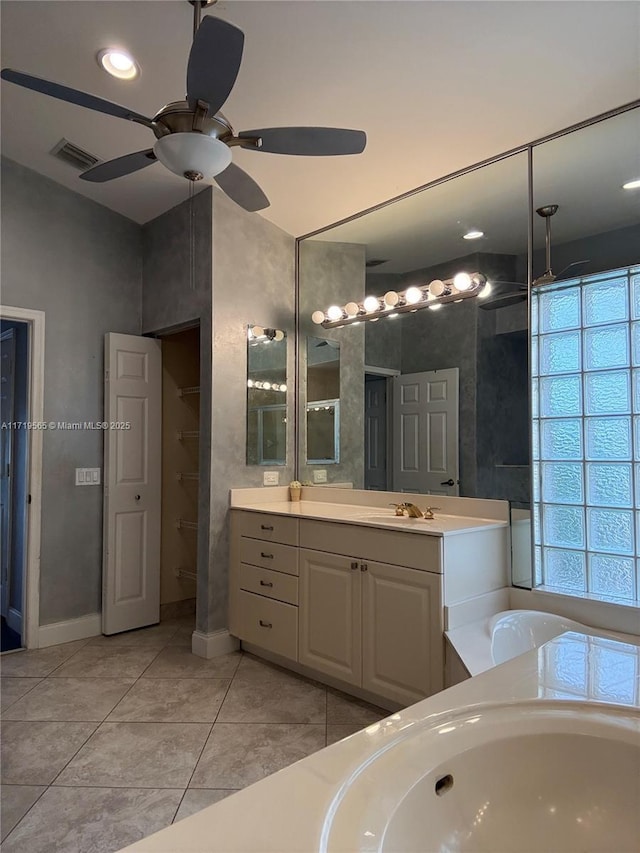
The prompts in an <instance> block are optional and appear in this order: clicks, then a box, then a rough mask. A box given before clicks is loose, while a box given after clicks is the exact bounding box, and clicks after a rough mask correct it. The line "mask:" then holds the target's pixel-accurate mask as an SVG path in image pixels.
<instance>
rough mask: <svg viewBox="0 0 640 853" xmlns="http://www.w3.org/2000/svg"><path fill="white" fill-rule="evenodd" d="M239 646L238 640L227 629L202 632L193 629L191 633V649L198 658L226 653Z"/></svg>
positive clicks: (233, 650) (235, 649)
mask: <svg viewBox="0 0 640 853" xmlns="http://www.w3.org/2000/svg"><path fill="white" fill-rule="evenodd" d="M239 648H240V641H239V640H237V639H236V638H235V637H232V636H231V634H230V633H229V632H228V631H227V629H226V628H225V629H223V630H222V631H212V632H211V633H210V634H203V633H201V632H200V631H194V632H193V634H192V635H191V651H192V652H193V654H194V655H198V657H200V658H207V659H208V658H215V657H218V655H226V654H228V653H229V652H235V651H237V650H238V649H239Z"/></svg>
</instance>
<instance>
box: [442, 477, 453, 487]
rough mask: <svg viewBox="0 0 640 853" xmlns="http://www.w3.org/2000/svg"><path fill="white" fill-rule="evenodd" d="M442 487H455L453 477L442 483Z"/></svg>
mask: <svg viewBox="0 0 640 853" xmlns="http://www.w3.org/2000/svg"><path fill="white" fill-rule="evenodd" d="M440 485H441V486H455V483H454V481H453V480H452V478H451V477H449V479H448V480H445V481H444V483H440Z"/></svg>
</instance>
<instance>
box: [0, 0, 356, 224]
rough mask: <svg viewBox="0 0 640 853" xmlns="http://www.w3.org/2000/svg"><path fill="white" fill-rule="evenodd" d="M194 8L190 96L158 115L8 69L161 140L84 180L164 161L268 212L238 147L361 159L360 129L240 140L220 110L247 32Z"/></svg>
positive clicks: (280, 132)
mask: <svg viewBox="0 0 640 853" xmlns="http://www.w3.org/2000/svg"><path fill="white" fill-rule="evenodd" d="M188 2H189V3H190V4H191V5H192V6H193V9H194V23H193V30H194V37H193V44H192V46H191V51H190V53H189V60H188V63H187V94H186V98H185V100H184V101H174V102H172V103H169V104H167V105H166V106H164V107H162V109H161V110H159V111H158V112H157V113H156V114H155V116H154V117H153V118H148V117H147V116H144V115H141V114H140V113H137V112H135V111H134V110H130V109H128V108H127V107H122V106H120V105H119V104H115V103H112V102H111V101H107V100H104V99H103V98H99V97H96V96H95V95H90V94H88V93H86V92H81V91H79V90H78V89H72V88H70V87H68V86H63V85H61V84H59V83H53V82H51V81H50V80H44V79H42V78H40V77H33V76H32V75H30V74H24V73H23V72H21V71H15V70H13V69H11V68H5V69H3V70H2V72H1V75H0V76H1V77H2V79H3V80H7V81H8V82H10V83H15V84H17V85H18V86H24V87H25V88H26V89H32V90H34V91H36V92H41V93H42V94H44V95H49V96H50V97H52V98H58V99H59V100H61V101H67V102H68V103H71V104H77V105H78V106H80V107H86V108H87V109H90V110H95V111H96V112H100V113H105V114H107V115H111V116H115V117H116V118H121V119H125V120H126V121H133V122H136V123H137V124H143V125H144V126H145V127H148V128H149V129H150V130H152V131H153V133H154V134H155V136H156V142H155V144H154V146H153V147H152V148H147V149H145V150H143V151H136V152H134V153H132V154H125V155H124V156H123V157H117V158H116V159H115V160H108V161H106V162H104V163H98V164H97V165H95V166H93V167H91V168H90V169H88V170H87V171H86V172H83V173H82V174H81V175H80V177H81V179H82V180H84V181H93V182H98V183H101V182H103V181H111V180H113V179H114V178H120V177H123V176H124V175H130V174H131V173H133V172H137V171H138V170H140V169H144V168H146V167H147V166H150V165H152V164H153V163H155V162H156V161H158V160H159V161H160V162H161V163H162V164H163V165H164V166H165V167H166V168H167V169H169V170H170V171H172V172H174V173H175V174H177V175H180V176H182V177H185V178H187V180H189V181H199V180H202V179H203V178H213V179H214V180H215V181H216V183H217V184H218V186H219V187H220V188H221V189H222V190H223V191H224V192H225V193H226V194H227V195H228V196H229V197H230V198H232V199H233V201H235V202H236V203H237V204H239V205H240V206H241V207H243V208H245V210H249V211H256V210H263V209H264V208H265V207H268V206H269V200H268V198H267V197H266V195H265V194H264V193H263V191H262V190H261V189H260V187H259V186H258V184H257V183H256V182H255V181H254V180H253V178H251V177H250V176H249V175H248V174H247V173H246V172H245V171H243V170H242V169H241V168H239V166H236V165H235V164H234V163H232V162H231V159H232V148H233V147H235V146H239V147H241V148H245V149H248V150H250V151H262V152H263V153H269V154H294V155H306V156H319V157H321V156H332V155H338V154H360V153H361V152H362V151H363V150H364V148H365V145H366V143H367V137H366V134H365V133H364V132H363V131H361V130H345V129H342V128H333V127H268V128H260V129H257V130H244V131H241V132H240V133H238V134H237V135H236V133H235V131H234V130H233V127H232V126H231V124H230V123H229V120H228V119H227V118H226V117H225V116H224V115H223V114H222V113H221V112H220V110H221V109H222V106H223V105H224V103H225V101H226V100H227V98H228V97H229V94H230V92H231V90H232V88H233V85H234V83H235V81H236V78H237V76H238V72H239V70H240V63H241V61H242V49H243V45H244V33H243V32H242V30H240V29H238V28H237V27H235V26H233V24H229V23H228V22H226V21H223V20H221V19H220V18H214V17H211V16H205V17H204V19H202V20H201V13H202V9H203V8H204V7H206V6H210V5H213V3H215V2H216V0H188Z"/></svg>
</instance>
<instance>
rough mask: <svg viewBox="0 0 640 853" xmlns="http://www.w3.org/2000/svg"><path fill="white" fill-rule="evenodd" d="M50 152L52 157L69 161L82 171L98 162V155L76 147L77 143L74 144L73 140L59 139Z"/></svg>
mask: <svg viewBox="0 0 640 853" xmlns="http://www.w3.org/2000/svg"><path fill="white" fill-rule="evenodd" d="M50 153H51V154H53V156H54V157H57V158H58V160H64V162H65V163H69V164H70V165H71V166H74V167H75V168H76V169H80V170H81V171H83V172H84V170H85V169H90V168H91V166H95V165H96V163H97V162H99V158H98V157H94V155H93V154H89V152H88V151H83V150H82V148H78V146H77V145H74V144H73V142H69V141H68V140H67V139H61V140H60V142H58V143H57V145H54V147H53V148H52V149H51V151H50Z"/></svg>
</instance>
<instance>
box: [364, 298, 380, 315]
mask: <svg viewBox="0 0 640 853" xmlns="http://www.w3.org/2000/svg"><path fill="white" fill-rule="evenodd" d="M362 304H363V305H364V310H365V311H366V312H367V314H372V313H373V312H374V311H378V310H379V308H380V300H379V299H378V297H377V296H367V298H366V299H365V300H364V302H363V303H362Z"/></svg>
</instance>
